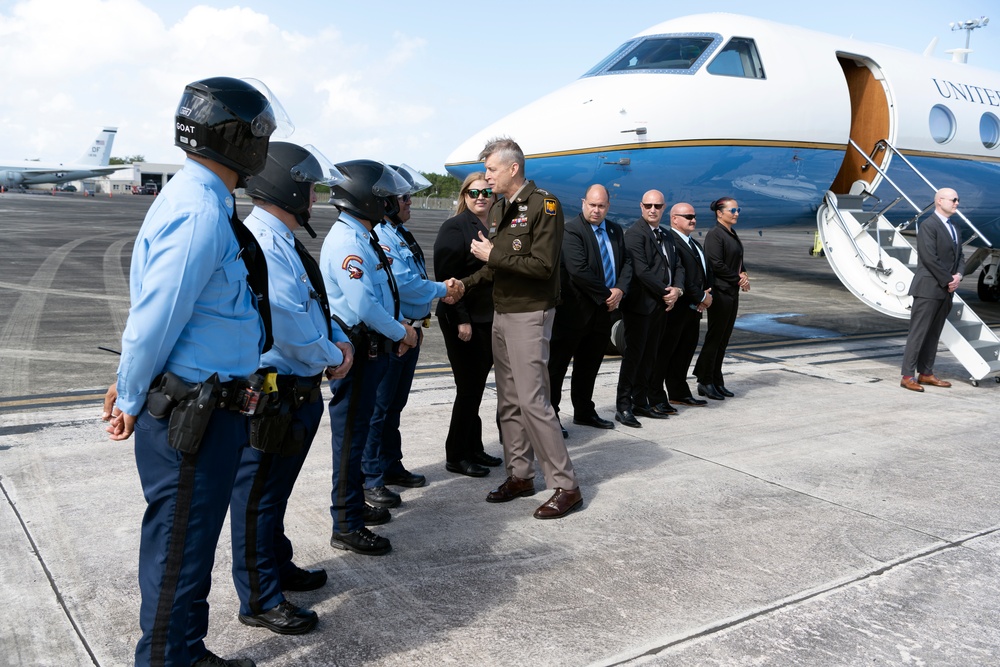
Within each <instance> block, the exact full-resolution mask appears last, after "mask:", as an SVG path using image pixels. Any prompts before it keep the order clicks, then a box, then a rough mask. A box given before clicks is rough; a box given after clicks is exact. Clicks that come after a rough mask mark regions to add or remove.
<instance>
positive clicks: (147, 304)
mask: <svg viewBox="0 0 1000 667" xmlns="http://www.w3.org/2000/svg"><path fill="white" fill-rule="evenodd" d="M232 214H233V196H232V194H230V193H229V192H228V191H227V190H226V186H225V184H224V183H223V182H222V179H220V178H219V177H218V176H216V175H215V174H214V173H213V172H212V171H211V170H209V169H208V168H206V167H205V166H203V165H201V164H199V163H197V162H195V161H194V160H187V161H186V162H185V163H184V168H183V169H181V171H179V172H177V175H176V176H174V177H173V178H172V179H171V180H170V182H169V183H167V185H166V186H165V187H164V188H163V191H162V192H160V194H159V196H157V198H156V201H155V202H153V205H152V206H151V207H150V209H149V212H148V213H147V214H146V219H145V220H144V221H143V223H142V227H141V228H140V229H139V235H138V237H137V238H136V240H135V247H134V248H133V250H132V266H131V272H130V278H129V290H130V292H131V299H132V308H131V310H130V311H129V317H128V322H127V324H126V325H125V333H124V334H123V335H122V357H121V362H120V363H119V365H118V407H119V408H120V409H121V410H122V411H123V412H125V413H127V414H130V415H138V414H139V411H140V410H141V408H142V405H143V403H144V402H145V401H146V392H147V391H148V390H149V385H150V383H151V382H152V380H153V378H154V377H156V376H157V375H159V374H160V373H162V372H164V371H171V372H173V373H175V374H177V375H178V376H180V377H181V378H183V379H184V380H187V381H188V382H201V381H202V380H205V379H207V378H208V377H209V376H211V375H212V374H213V373H218V374H219V378H220V379H221V380H222V381H223V382H225V381H228V380H231V379H232V378H234V377H246V376H247V375H249V374H250V373H253V372H254V371H255V370H256V369H257V366H258V362H259V361H260V352H261V348H262V347H263V344H264V324H263V322H261V319H260V316H259V315H258V314H257V309H256V307H255V305H254V296H253V293H252V292H251V291H250V288H249V286H248V285H247V269H246V265H245V264H244V263H243V260H242V259H240V257H239V252H240V247H239V244H238V243H237V242H236V236H235V234H233V229H232V227H231V225H230V218H231V216H232Z"/></svg>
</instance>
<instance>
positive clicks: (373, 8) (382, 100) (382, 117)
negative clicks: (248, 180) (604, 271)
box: [0, 0, 1000, 173]
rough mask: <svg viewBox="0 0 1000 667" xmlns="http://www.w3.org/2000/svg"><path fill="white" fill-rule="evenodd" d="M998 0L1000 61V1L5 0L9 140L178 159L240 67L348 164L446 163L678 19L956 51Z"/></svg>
mask: <svg viewBox="0 0 1000 667" xmlns="http://www.w3.org/2000/svg"><path fill="white" fill-rule="evenodd" d="M695 7H697V8H695ZM991 10H994V11H993V13H994V14H996V15H995V16H993V17H991V19H992V24H991V25H989V26H987V27H985V28H983V29H980V30H976V31H975V32H974V33H973V34H972V41H971V46H972V48H973V50H974V51H975V52H974V53H973V54H972V55H971V56H970V60H969V62H970V63H971V64H974V65H978V66H980V67H986V68H989V69H995V70H1000V7H998V6H997V3H996V0H973V1H966V0H955V1H952V2H941V1H940V0H936V1H927V0H885V1H882V2H877V3H872V2H857V1H855V0H848V1H847V2H839V3H824V4H823V5H819V4H817V3H812V2H803V1H801V0H799V1H796V2H775V1H768V0H756V1H755V2H753V3H748V2H746V0H741V1H738V2H737V1H731V0H703V1H702V2H699V3H697V5H695V3H680V2H671V1H669V0H668V1H664V0H614V1H605V2H597V1H592V0H575V1H574V2H572V3H569V2H545V1H544V0H534V1H532V2H527V1H522V0H505V1H504V2H494V3H483V4H482V5H476V4H474V3H469V2H453V1H446V0H440V1H438V0H425V1H424V2H422V3H414V2H396V1H394V0H382V1H381V2H376V3H372V2H359V1H357V0H353V1H346V0H284V1H282V2H278V1H275V0H244V1H243V2H240V3H238V4H237V3H236V2H231V1H227V0H214V1H212V2H194V1H190V0H161V1H152V0H20V1H12V0H0V127H2V128H3V132H2V136H0V156H3V158H6V159H5V160H4V161H7V160H10V159H13V160H23V159H41V160H44V161H59V162H71V161H75V160H76V159H77V158H78V157H80V156H81V155H82V154H83V152H84V151H85V150H86V149H87V148H88V146H89V145H90V143H91V142H92V141H93V139H94V137H96V135H97V132H98V131H99V130H100V129H101V127H103V126H105V125H107V126H116V127H118V135H117V138H116V140H115V144H114V149H113V151H112V153H113V154H114V155H116V156H128V155H137V154H138V155H143V156H145V158H146V160H147V161H150V162H169V163H179V162H181V161H182V158H183V153H182V152H181V151H180V149H178V148H175V147H174V145H173V122H174V120H173V119H174V112H175V110H176V107H177V101H178V100H179V99H180V94H181V91H182V90H183V88H184V85H185V84H187V83H189V82H191V81H195V80H198V79H203V78H208V77H211V76H235V77H254V78H257V79H260V80H262V81H264V82H265V83H266V84H267V85H268V86H269V87H270V88H271V89H272V91H274V93H275V95H276V96H277V98H278V100H279V101H280V102H281V104H282V106H284V108H285V110H286V111H287V112H288V115H289V116H290V118H291V120H292V122H293V123H294V125H295V128H296V129H295V132H294V134H292V135H291V136H290V137H289V138H288V140H289V141H293V142H295V143H299V144H310V143H311V144H314V145H315V146H316V147H318V148H319V149H320V151H321V152H323V153H324V154H325V155H326V156H327V157H328V158H330V159H331V160H333V161H334V162H340V161H344V160H351V159H357V158H371V159H376V160H382V161H385V162H389V163H392V164H400V163H405V164H408V165H411V166H413V167H416V168H417V169H419V170H421V171H425V172H427V171H432V172H437V173H444V162H445V160H446V158H447V157H448V155H449V154H450V153H451V152H452V150H454V149H455V148H456V147H457V146H458V145H459V144H460V143H461V142H462V141H463V140H465V139H466V138H468V137H469V136H470V135H472V134H473V133H475V132H476V131H478V130H480V129H482V128H483V127H485V126H486V125H487V124H489V123H492V122H493V121H495V120H498V119H499V118H501V117H503V116H504V115H506V114H507V113H509V112H511V111H514V110H515V109H517V108H519V107H521V106H524V105H525V104H527V103H529V102H531V101H533V100H535V99H537V98H539V97H541V96H542V95H544V94H546V93H548V92H551V91H552V90H555V89H556V88H559V87H561V86H563V85H565V84H567V83H569V82H571V81H573V80H574V79H576V78H578V77H579V76H580V75H581V74H583V73H584V72H585V71H587V70H588V69H590V67H592V66H593V65H594V64H596V63H597V62H599V61H600V60H601V59H602V58H603V57H604V56H606V55H607V54H609V53H610V52H611V51H612V50H614V49H615V48H616V47H617V46H619V45H620V44H621V43H622V42H624V41H626V40H627V39H628V38H630V37H632V36H633V35H634V34H636V33H638V32H640V31H642V30H645V29H646V28H648V27H650V26H652V25H655V24H657V23H660V22H662V21H666V20H668V19H671V18H676V17H678V16H684V15H686V14H692V13H702V12H713V11H722V12H732V13H742V14H749V15H752V16H756V17H759V18H764V19H770V20H776V21H781V22H784V23H789V24H793V25H799V26H802V27H806V28H810V29H813V30H819V31H822V32H828V33H832V34H836V35H842V36H853V37H854V38H855V39H859V40H863V41H872V42H879V43H882V44H890V45H892V46H897V47H900V48H904V49H907V50H910V51H914V52H917V53H920V52H923V51H924V49H925V48H926V47H927V45H928V44H929V43H930V41H931V40H932V38H935V37H937V38H938V40H939V42H938V45H937V49H936V51H935V54H936V55H937V56H938V57H942V58H947V57H948V56H946V55H945V54H944V53H943V52H944V50H945V49H950V48H956V47H964V45H965V36H966V33H965V32H961V31H959V32H953V31H951V30H950V28H949V23H950V22H953V21H964V20H966V19H971V18H978V17H980V16H983V15H986V16H989V15H990V11H991ZM514 138H515V139H516V137H514Z"/></svg>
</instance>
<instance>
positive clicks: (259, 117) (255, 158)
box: [174, 76, 291, 186]
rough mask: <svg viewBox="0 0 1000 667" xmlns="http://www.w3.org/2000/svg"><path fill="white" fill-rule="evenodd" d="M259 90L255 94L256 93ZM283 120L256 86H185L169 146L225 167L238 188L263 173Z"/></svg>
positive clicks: (226, 82) (215, 82) (221, 82)
mask: <svg viewBox="0 0 1000 667" xmlns="http://www.w3.org/2000/svg"><path fill="white" fill-rule="evenodd" d="M258 87H259V88H260V89H258ZM279 125H281V126H283V131H282V133H281V134H280V136H287V134H288V133H289V131H290V127H291V125H290V123H288V117H287V115H286V114H285V112H284V109H282V108H281V104H280V103H278V102H277V100H275V99H273V96H272V95H271V94H270V91H269V90H268V89H267V86H265V85H264V84H262V83H260V82H254V83H250V80H242V79H234V78H231V77H227V76H219V77H213V78H210V79H203V80H201V81H195V82H194V83H189V84H188V85H187V86H185V87H184V94H183V95H182V96H181V101H180V104H178V105H177V114H176V123H175V127H174V144H175V145H176V146H178V147H180V148H181V149H182V150H184V151H185V152H187V153H192V154H194V155H200V156H202V157H206V158H208V159H210V160H214V161H215V162H218V163H219V164H221V165H223V166H226V167H229V168H230V169H232V170H233V171H235V172H236V174H237V175H238V176H239V180H240V183H239V185H241V186H242V185H243V184H244V181H245V179H246V177H247V176H251V175H253V174H256V173H258V172H259V171H260V170H261V169H263V168H264V163H265V161H266V159H267V145H268V141H269V138H270V137H271V135H272V134H273V133H274V132H275V130H276V129H278V128H279Z"/></svg>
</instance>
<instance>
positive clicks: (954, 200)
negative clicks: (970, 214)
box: [945, 197, 958, 204]
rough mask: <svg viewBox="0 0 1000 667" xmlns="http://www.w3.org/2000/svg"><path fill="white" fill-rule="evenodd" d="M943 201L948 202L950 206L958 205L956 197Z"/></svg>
mask: <svg viewBox="0 0 1000 667" xmlns="http://www.w3.org/2000/svg"><path fill="white" fill-rule="evenodd" d="M945 201H950V202H951V203H952V204H957V203H958V197H955V198H954V199H945Z"/></svg>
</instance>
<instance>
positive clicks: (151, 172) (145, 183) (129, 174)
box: [87, 162, 181, 195]
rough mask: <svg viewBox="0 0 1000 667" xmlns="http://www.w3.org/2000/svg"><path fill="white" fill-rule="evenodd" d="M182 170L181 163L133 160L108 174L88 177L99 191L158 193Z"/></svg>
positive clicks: (114, 193)
mask: <svg viewBox="0 0 1000 667" xmlns="http://www.w3.org/2000/svg"><path fill="white" fill-rule="evenodd" d="M180 170H181V165H179V164H167V163H163V162H133V163H132V164H130V165H126V166H125V168H124V169H119V170H117V171H115V172H114V173H112V174H110V175H108V176H102V177H100V178H94V179H87V183H88V184H89V183H94V188H93V189H94V190H95V191H96V192H98V193H108V194H111V195H117V194H156V193H157V192H159V191H160V190H161V189H163V186H164V185H166V184H167V181H169V180H170V179H171V178H173V177H174V174H176V173H177V172H178V171H180ZM89 189H91V188H88V190H89Z"/></svg>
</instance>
